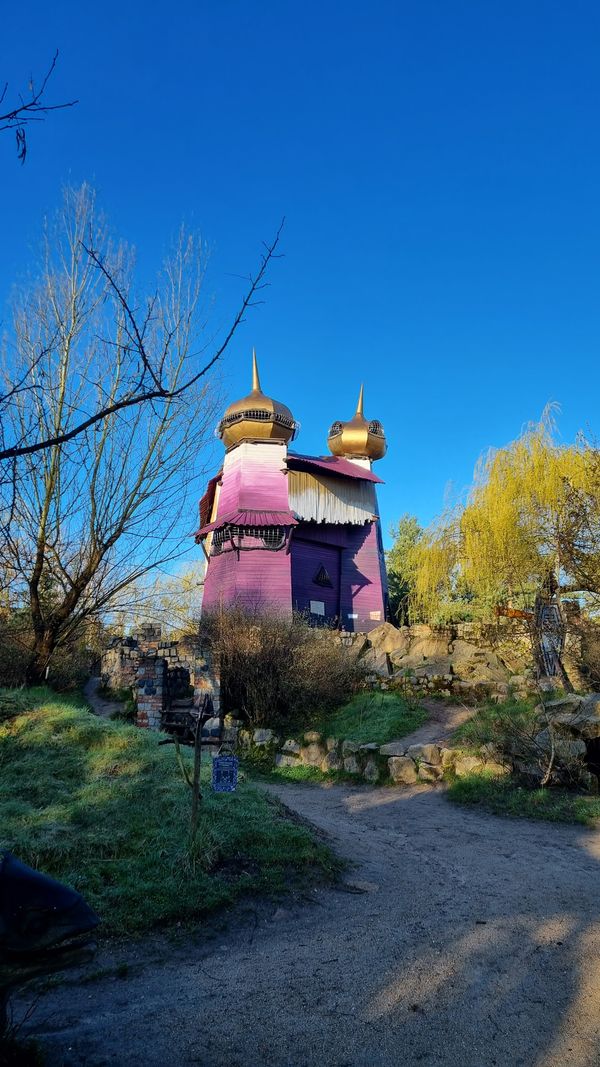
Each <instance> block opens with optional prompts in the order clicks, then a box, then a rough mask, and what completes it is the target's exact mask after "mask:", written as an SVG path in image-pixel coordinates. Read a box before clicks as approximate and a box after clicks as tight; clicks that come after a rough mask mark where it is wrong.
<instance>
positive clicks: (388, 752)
mask: <svg viewBox="0 0 600 1067" xmlns="http://www.w3.org/2000/svg"><path fill="white" fill-rule="evenodd" d="M405 752H406V745H405V743H404V741H388V743H387V745H380V747H379V754H380V755H381V756H403V755H404V754H405Z"/></svg>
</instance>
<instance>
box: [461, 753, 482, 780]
mask: <svg viewBox="0 0 600 1067" xmlns="http://www.w3.org/2000/svg"><path fill="white" fill-rule="evenodd" d="M484 769H485V763H484V762H483V760H482V759H480V758H479V756H459V758H458V759H456V760H455V761H454V773H455V774H456V777H457V778H466V777H467V776H468V775H469V774H480V773H481V771H483V770H484Z"/></svg>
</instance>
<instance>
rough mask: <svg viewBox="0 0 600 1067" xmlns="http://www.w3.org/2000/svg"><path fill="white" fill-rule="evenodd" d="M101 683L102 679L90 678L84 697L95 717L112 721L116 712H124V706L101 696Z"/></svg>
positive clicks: (84, 688)
mask: <svg viewBox="0 0 600 1067" xmlns="http://www.w3.org/2000/svg"><path fill="white" fill-rule="evenodd" d="M101 682H102V679H101V678H88V680H87V682H86V683H85V685H84V687H83V695H84V697H85V699H86V700H87V702H88V704H89V705H90V707H91V709H92V711H93V712H94V715H99V716H100V718H101V719H110V717H111V715H112V714H113V713H114V712H115V711H122V710H123V705H122V704H119V702H118V701H116V700H105V699H104V697H102V696H100V694H99V693H98V687H99V686H100V684H101Z"/></svg>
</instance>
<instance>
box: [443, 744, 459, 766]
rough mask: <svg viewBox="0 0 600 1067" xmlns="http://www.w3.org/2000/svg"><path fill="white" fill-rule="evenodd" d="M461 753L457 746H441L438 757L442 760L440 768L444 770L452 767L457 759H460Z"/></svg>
mask: <svg viewBox="0 0 600 1067" xmlns="http://www.w3.org/2000/svg"><path fill="white" fill-rule="evenodd" d="M461 755H462V753H461V751H460V749H458V748H441V749H440V758H441V762H442V770H444V771H446V770H449V769H451V768H452V769H453V768H454V764H455V763H456V760H457V759H460V757H461Z"/></svg>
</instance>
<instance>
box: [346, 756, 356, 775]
mask: <svg viewBox="0 0 600 1067" xmlns="http://www.w3.org/2000/svg"><path fill="white" fill-rule="evenodd" d="M344 770H345V771H347V772H348V774H360V767H359V765H358V760H357V759H356V756H346V759H345V760H344Z"/></svg>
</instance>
